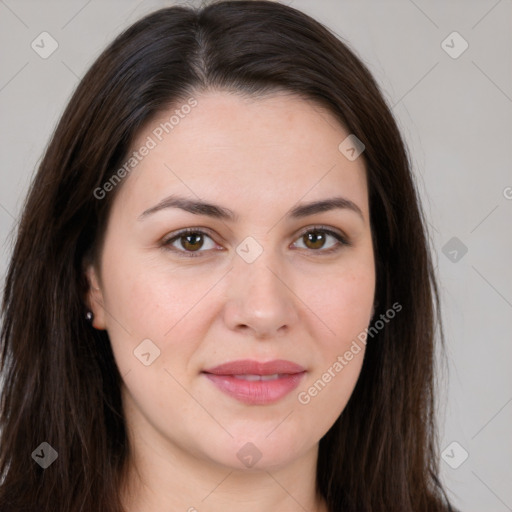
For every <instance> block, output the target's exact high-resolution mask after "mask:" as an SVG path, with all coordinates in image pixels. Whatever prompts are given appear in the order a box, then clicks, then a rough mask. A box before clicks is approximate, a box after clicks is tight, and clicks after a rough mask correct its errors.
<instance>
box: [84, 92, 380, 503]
mask: <svg viewBox="0 0 512 512" xmlns="http://www.w3.org/2000/svg"><path fill="white" fill-rule="evenodd" d="M194 97H195V98H196V99H197V101H198V105H197V107H195V108H194V109H192V111H191V112H190V113H189V114H188V115H187V116H185V117H184V118H183V119H180V123H179V124H178V125H177V126H175V128H174V129H173V131H172V132H171V133H169V134H167V135H165V137H164V138H163V140H162V141H161V142H159V143H158V144H157V146H156V147H155V148H154V149H152V150H151V151H150V152H149V154H148V155H147V156H145V157H144V158H143V159H142V160H141V162H140V163H139V164H138V165H137V167H136V168H135V169H134V170H133V171H132V173H131V174H130V175H129V176H127V177H126V178H124V181H123V183H122V185H119V186H121V187H122V188H121V189H120V190H119V191H118V192H119V195H118V196H117V197H116V199H115V201H114V203H113V207H112V210H111V213H110V217H109V220H108V225H107V231H106V237H105V243H104V246H103V248H102V253H101V258H100V262H99V265H98V267H97V268H96V267H94V266H90V267H89V268H88V278H89V280H90V284H91V287H90V291H89V296H88V301H89V305H90V307H91V310H92V311H93V313H94V322H93V326H94V328H96V329H106V330H107V332H108V335H109V338H110V341H111V344H112V349H113V352H114V356H115V359H116V362H117V365H118V368H119V371H120V374H121V375H122V376H123V386H122V396H123V404H124V414H125V417H126V422H127V426H128V435H129V441H130V445H131V449H132V453H133V458H132V460H131V461H130V473H129V476H128V477H127V479H126V485H125V488H124V493H123V496H124V498H123V499H124V501H125V507H126V510H127V511H128V512H137V511H140V510H144V511H145V512H161V511H162V510H167V511H170V510H180V511H189V512H194V511H197V512H221V511H222V512H234V511H240V510H244V512H267V511H269V510H272V511H273V512H290V511H301V512H302V511H308V512H327V508H326V506H325V502H324V501H323V500H322V499H321V498H320V497H319V496H318V495H317V494H316V490H315V474H316V473H315V472H316V464H317V455H318V443H319V441H320V439H321V438H322V437H323V436H324V434H325V433H326V432H327V431H328V430H329V428H330V427H331V426H332V425H333V423H334V422H335V421H336V419H337V418H338V416H339V415H340V413H341V412H342V411H343V409H344V407H345V406H346V404H347V401H348V399H349V398H350V395H351V393H352V391H353V389H354V386H355V384H356V382H357V379H358V376H359V373H360V370H361V365H362V362H363V355H364V349H363V350H361V351H360V352H359V353H357V354H356V355H354V357H353V359H351V360H350V361H349V362H348V364H347V365H346V366H344V368H343V370H342V371H340V372H339V373H337V374H335V375H336V376H335V377H333V378H332V379H331V380H330V382H328V383H327V384H326V385H325V387H324V388H323V389H322V390H321V392H319V393H318V394H317V395H316V396H314V397H311V400H310V401H309V402H308V403H307V404H305V403H301V402H300V401H299V400H298V398H297V397H298V394H299V392H301V391H302V392H303V391H307V390H308V389H309V388H310V387H311V386H312V385H313V384H314V383H315V381H317V380H318V379H320V378H321V377H322V375H323V374H324V373H325V372H326V371H327V370H328V369H329V368H332V366H333V363H334V362H335V361H337V358H338V356H340V355H343V354H344V353H345V352H346V351H347V350H348V349H349V347H350V346H351V344H352V342H353V340H354V339H355V338H356V337H357V335H358V334H359V333H360V332H361V331H364V329H365V328H366V327H367V326H368V324H369V322H370V318H371V314H372V305H373V299H374V292H375V268H374V254H373V246H372V239H371V229H370V222H369V205H368V191H367V183H366V176H365V167H364V162H363V159H362V158H357V159H356V160H354V161H350V160H348V159H347V158H346V157H345V156H344V155H343V154H342V153H341V152H340V151H339V150H338V145H339V144H340V142H341V141H343V140H344V139H345V138H346V137H347V135H348V134H349V132H347V131H346V130H345V129H344V128H343V127H342V126H341V125H340V124H339V123H338V122H337V121H336V120H335V119H334V117H332V116H331V115H330V114H329V113H328V112H326V111H325V110H323V109H321V108H320V107H319V106H317V105H315V104H313V103H310V102H307V101H305V100H303V99H301V98H298V97H296V96H293V95H290V94H288V95H286V94H282V93H276V94H273V95H272V96H268V97H265V98H259V99H256V98H252V99H247V98H244V97H242V96H240V95H237V94H233V93H231V94H230V93H227V92H208V93H202V94H198V95H196V96H194ZM178 107H179V106H178ZM175 108H176V107H174V108H173V109H171V110H170V111H169V112H163V113H161V115H159V116H158V119H154V120H152V121H151V122H150V123H148V125H147V126H146V127H144V128H143V130H142V131H141V132H140V133H139V135H138V137H137V140H136V141H135V142H134V144H133V149H134V150H135V149H137V148H140V147H141V146H142V145H143V144H144V143H145V141H146V140H147V137H148V136H151V135H152V130H154V128H155V127H156V126H158V125H159V123H160V122H164V121H166V120H168V119H169V117H170V116H171V115H172V113H173V112H174V110H175ZM153 138H154V136H153ZM171 194H172V195H179V196H184V197H186V198H189V199H192V200H198V199H199V198H200V199H201V200H202V201H205V202H208V203H214V204H216V205H220V206H222V207H225V208H229V209H230V210H232V211H233V212H234V213H235V214H237V215H238V219H236V220H229V219H218V218H214V217H210V216H208V215H205V214H200V215H198V214H194V213H190V212H187V211H184V210H181V209H178V208H165V209H161V210H160V211H158V212H155V213H152V214H149V215H147V216H145V217H144V218H143V219H142V220H139V219H138V217H139V216H140V215H141V213H142V212H144V211H145V210H147V209H149V208H151V207H153V206H155V205H156V204H157V203H159V202H160V201H161V200H162V199H163V198H166V197H168V196H169V195H171ZM338 196H341V197H343V198H345V199H347V200H350V201H351V202H352V203H354V204H355V205H356V206H357V207H358V208H359V209H360V214H359V213H358V212H356V211H354V210H353V209H350V208H336V209H331V210H328V211H324V212H316V213H314V214H312V215H308V216H305V217H301V218H293V217H291V216H289V215H288V211H289V210H290V209H292V208H294V207H296V206H297V205H299V204H306V203H310V202H314V201H320V200H324V199H328V198H333V197H338ZM318 225H322V226H324V227H325V228H329V229H331V230H332V231H334V232H336V233H341V234H342V235H343V236H345V237H346V238H348V240H349V242H350V243H351V245H342V244H340V243H339V242H338V241H337V239H336V238H334V237H333V236H332V235H330V234H329V233H326V232H325V231H324V232H320V235H322V234H323V236H324V243H323V244H322V239H320V241H316V242H315V241H314V240H313V241H311V240H309V239H308V236H306V234H307V233H310V232H313V233H314V232H315V230H314V229H313V228H314V227H315V226H318ZM183 228H197V229H198V230H200V231H205V232H206V234H205V235H203V237H202V245H201V240H200V242H199V243H198V242H197V235H196V239H194V237H192V238H190V237H189V238H188V239H187V238H184V237H183V236H182V237H181V238H178V239H175V240H174V242H170V243H169V247H168V249H166V248H165V246H163V242H165V241H166V240H170V239H171V238H172V236H170V235H173V236H174V234H175V233H176V232H177V231H178V230H181V229H183ZM317 235H318V232H317ZM247 237H252V239H254V240H255V241H257V243H258V244H259V246H260V247H261V248H262V249H263V252H262V253H261V254H260V255H259V256H258V257H257V258H256V259H255V260H254V261H252V262H250V263H249V262H248V261H246V259H244V258H242V257H241V256H240V255H239V254H238V253H237V252H236V249H237V247H238V246H239V244H240V243H241V242H242V241H244V240H245V239H246V238H247ZM187 240H188V244H187ZM333 247H334V248H336V247H338V250H335V251H334V252H331V253H330V254H329V253H327V252H326V251H327V250H328V249H330V248H333ZM173 248H174V249H175V250H174V252H173V251H172V249H173ZM251 250H253V249H251ZM179 251H181V252H179ZM187 251H188V253H189V254H190V253H194V254H196V255H197V254H198V253H200V254H199V257H187V256H186V254H187ZM180 255H182V256H180ZM145 339H150V340H151V342H152V343H153V344H154V345H155V346H157V347H158V349H159V350H160V355H159V357H157V358H156V359H155V360H154V361H153V362H152V363H151V364H150V365H148V366H146V365H144V364H143V363H141V362H140V360H139V359H138V358H137V357H135V355H134V350H135V349H136V348H137V347H138V346H139V345H140V343H141V342H142V341H143V340H145ZM236 359H255V360H258V361H269V360H273V359H286V360H289V361H292V362H295V363H297V364H299V365H301V366H303V367H304V368H305V369H306V374H305V376H304V379H303V380H302V381H301V383H300V385H299V387H298V388H297V389H295V390H294V391H292V392H290V393H289V394H288V395H286V396H284V397H283V398H281V399H279V400H278V401H277V402H275V403H271V404H265V405H250V404H245V403H241V402H240V401H238V400H236V399H235V398H233V397H232V396H228V395H226V394H225V393H223V392H221V391H220V390H219V389H218V388H217V387H216V386H215V385H213V384H212V383H211V382H210V380H208V379H207V378H205V376H204V374H202V373H201V372H202V370H204V369H205V368H208V367H212V366H215V365H218V364H221V363H225V362H228V361H233V360H236ZM246 443H252V444H253V445H254V446H255V447H257V449H258V451H259V453H260V454H261V458H260V459H259V460H258V462H257V463H256V464H255V465H253V466H251V467H246V466H245V465H244V464H242V463H241V461H240V459H239V458H238V457H237V453H238V452H239V450H240V449H241V448H242V447H243V446H244V445H246ZM251 446H252V445H251Z"/></svg>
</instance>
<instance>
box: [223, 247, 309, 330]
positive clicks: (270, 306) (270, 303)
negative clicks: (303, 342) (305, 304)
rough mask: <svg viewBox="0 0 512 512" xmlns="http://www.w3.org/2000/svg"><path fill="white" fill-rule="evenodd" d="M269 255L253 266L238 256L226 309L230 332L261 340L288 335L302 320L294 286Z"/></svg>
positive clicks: (229, 285)
mask: <svg viewBox="0 0 512 512" xmlns="http://www.w3.org/2000/svg"><path fill="white" fill-rule="evenodd" d="M268 253H269V251H268V252H267V251H263V253H262V254H261V255H260V256H259V257H258V259H257V260H256V261H254V262H252V263H247V262H246V261H244V260H243V259H242V258H239V257H238V256H235V261H234V263H233V268H232V270H231V272H229V274H228V281H229V283H228V287H227V292H226V293H227V300H226V303H225V307H224V321H225V323H226V325H227V326H228V328H229V329H231V330H234V331H239V332H244V331H246V332H247V333H249V334H250V335H251V336H252V337H255V338H259V339H267V338H275V337H276V336H282V335H283V334H286V333H287V332H288V331H290V329H291V328H292V327H293V326H294V325H295V324H296V323H297V321H298V318H299V315H298V311H297V306H298V302H300V301H299V300H298V298H297V296H296V295H295V294H294V292H293V283H292V282H291V280H290V277H289V276H287V274H286V273H285V272H284V270H283V265H279V264H278V262H277V260H276V258H271V257H270V254H268Z"/></svg>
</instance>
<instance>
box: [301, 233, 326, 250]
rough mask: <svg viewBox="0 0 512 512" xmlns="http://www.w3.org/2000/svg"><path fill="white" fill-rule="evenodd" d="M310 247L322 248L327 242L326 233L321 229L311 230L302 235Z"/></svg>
mask: <svg viewBox="0 0 512 512" xmlns="http://www.w3.org/2000/svg"><path fill="white" fill-rule="evenodd" d="M302 239H303V240H304V243H305V245H306V246H307V247H308V249H321V248H322V247H323V245H324V244H325V233H322V232H321V231H310V232H309V233H306V234H305V235H303V236H302Z"/></svg>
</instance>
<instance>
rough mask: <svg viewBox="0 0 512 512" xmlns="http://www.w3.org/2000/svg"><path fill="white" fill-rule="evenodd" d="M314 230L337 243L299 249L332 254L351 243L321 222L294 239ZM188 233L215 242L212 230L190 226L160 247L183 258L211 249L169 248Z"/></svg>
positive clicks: (163, 241) (338, 231)
mask: <svg viewBox="0 0 512 512" xmlns="http://www.w3.org/2000/svg"><path fill="white" fill-rule="evenodd" d="M314 231H322V232H324V233H326V234H327V235H331V236H333V237H334V238H336V240H337V241H338V244H336V245H335V246H334V247H331V248H330V249H316V250H315V249H309V250H308V249H303V248H299V249H300V250H306V251H307V252H309V253H313V254H315V253H317V254H318V255H328V254H332V253H335V252H337V251H339V250H340V249H341V248H342V247H344V246H351V245H352V242H351V241H350V239H349V237H348V236H347V235H345V233H343V231H341V230H339V229H337V228H334V227H331V226H325V225H322V224H313V225H311V226H307V227H305V228H303V229H302V230H301V231H299V232H298V234H296V235H294V240H295V241H296V240H297V239H299V238H301V237H302V236H304V235H305V234H306V233H309V232H314ZM188 234H202V235H206V236H208V237H209V238H210V239H211V240H212V241H213V242H214V243H216V242H215V240H214V236H213V231H211V230H210V229H209V228H204V227H192V228H184V229H181V230H179V231H176V232H174V233H171V234H170V235H169V236H167V237H165V238H164V239H163V240H162V247H163V248H164V249H166V250H169V251H171V252H173V253H175V254H176V253H177V254H178V255H179V256H183V257H185V258H189V257H190V258H196V257H201V256H202V255H203V254H204V253H208V252H210V251H211V249H210V250H206V251H201V250H198V251H185V250H180V249H175V248H171V243H172V242H175V241H176V240H178V239H179V238H181V237H182V236H186V235H188ZM294 250H297V249H294Z"/></svg>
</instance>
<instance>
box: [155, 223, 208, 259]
mask: <svg viewBox="0 0 512 512" xmlns="http://www.w3.org/2000/svg"><path fill="white" fill-rule="evenodd" d="M208 241H209V246H208ZM205 244H206V246H205ZM162 245H163V246H164V247H165V248H166V249H168V250H170V251H173V252H175V253H178V254H180V255H182V256H202V255H203V254H202V253H204V252H208V250H209V249H215V242H214V241H213V240H212V238H211V237H210V236H209V235H208V234H207V233H205V232H204V231H201V230H198V229H186V230H183V231H180V232H179V233H176V234H175V235H174V236H173V237H171V238H169V239H167V240H166V241H164V242H162Z"/></svg>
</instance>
